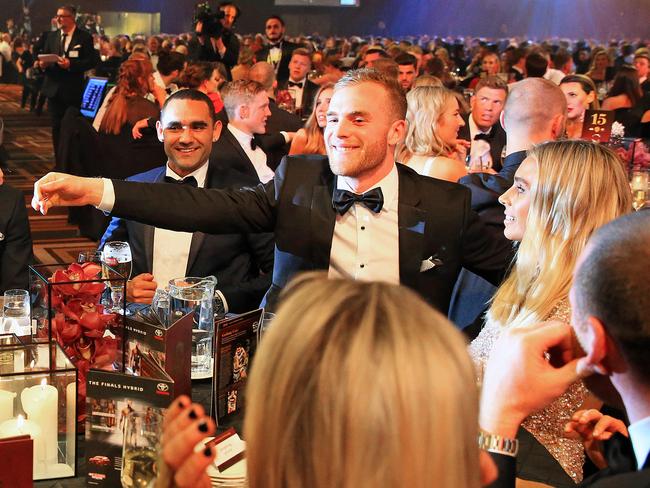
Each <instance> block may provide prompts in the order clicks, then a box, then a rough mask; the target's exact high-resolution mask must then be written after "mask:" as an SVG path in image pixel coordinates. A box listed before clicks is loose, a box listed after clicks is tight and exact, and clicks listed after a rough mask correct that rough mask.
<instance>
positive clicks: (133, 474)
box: [120, 407, 162, 488]
mask: <svg viewBox="0 0 650 488" xmlns="http://www.w3.org/2000/svg"><path fill="white" fill-rule="evenodd" d="M127 408H128V407H125V410H124V412H126V413H125V417H124V418H123V419H122V418H121V419H120V422H122V421H124V427H123V432H124V441H123V445H122V470H121V473H120V481H121V483H122V487H123V488H140V487H144V486H150V483H152V482H153V481H155V479H156V477H157V469H156V462H157V461H158V458H159V457H160V438H161V436H162V416H161V415H160V414H159V413H158V412H157V411H154V409H153V408H152V407H147V408H146V412H137V411H135V410H133V409H132V410H131V411H129V410H126V409H127Z"/></svg>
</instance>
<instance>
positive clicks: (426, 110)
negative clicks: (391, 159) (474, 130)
mask: <svg viewBox="0 0 650 488" xmlns="http://www.w3.org/2000/svg"><path fill="white" fill-rule="evenodd" d="M452 100H456V97H455V96H454V94H453V92H452V91H451V90H448V89H447V88H443V87H438V86H418V87H416V88H413V89H412V90H411V91H409V92H408V94H407V95H406V101H407V104H408V110H407V112H406V121H407V123H408V127H407V129H406V138H405V139H404V143H403V144H402V147H401V148H400V149H399V151H398V153H397V154H398V159H399V160H400V161H406V160H408V158H410V157H411V156H412V155H414V154H417V155H422V156H441V155H442V156H446V155H447V154H449V153H451V152H452V151H453V150H454V146H453V145H452V144H449V143H447V142H445V141H443V140H442V139H441V138H440V136H439V135H438V133H437V132H438V121H439V120H440V117H441V116H442V113H443V112H444V110H445V107H446V106H447V104H448V103H450V102H451V101H452Z"/></svg>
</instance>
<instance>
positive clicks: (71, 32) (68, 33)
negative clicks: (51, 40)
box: [59, 25, 77, 41]
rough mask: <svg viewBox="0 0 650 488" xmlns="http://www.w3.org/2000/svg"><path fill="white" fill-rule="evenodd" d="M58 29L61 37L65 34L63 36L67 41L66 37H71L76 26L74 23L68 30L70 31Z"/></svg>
mask: <svg viewBox="0 0 650 488" xmlns="http://www.w3.org/2000/svg"><path fill="white" fill-rule="evenodd" d="M59 30H60V32H61V37H63V34H65V35H66V38H65V39H66V41H67V40H68V39H72V35H73V34H74V31H76V30H77V26H76V25H75V26H73V27H72V29H71V30H70V32H63V29H59Z"/></svg>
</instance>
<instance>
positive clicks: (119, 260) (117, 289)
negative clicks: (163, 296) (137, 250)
mask: <svg viewBox="0 0 650 488" xmlns="http://www.w3.org/2000/svg"><path fill="white" fill-rule="evenodd" d="M131 265H132V257H131V248H130V247H129V243H128V242H122V241H113V242H107V243H106V244H105V245H104V250H103V251H102V268H103V274H104V279H108V280H109V282H108V286H110V288H111V300H112V302H113V306H112V308H111V311H112V312H114V313H121V310H122V300H123V299H124V282H123V281H122V280H121V279H117V280H111V275H114V272H117V273H119V274H120V275H121V276H122V277H123V278H124V279H126V280H128V279H129V278H130V277H131ZM111 270H112V271H111Z"/></svg>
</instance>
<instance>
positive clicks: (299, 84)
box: [289, 80, 302, 88]
mask: <svg viewBox="0 0 650 488" xmlns="http://www.w3.org/2000/svg"><path fill="white" fill-rule="evenodd" d="M294 86H295V87H296V88H302V81H300V82H295V81H291V80H289V88H291V87H294Z"/></svg>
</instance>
